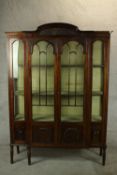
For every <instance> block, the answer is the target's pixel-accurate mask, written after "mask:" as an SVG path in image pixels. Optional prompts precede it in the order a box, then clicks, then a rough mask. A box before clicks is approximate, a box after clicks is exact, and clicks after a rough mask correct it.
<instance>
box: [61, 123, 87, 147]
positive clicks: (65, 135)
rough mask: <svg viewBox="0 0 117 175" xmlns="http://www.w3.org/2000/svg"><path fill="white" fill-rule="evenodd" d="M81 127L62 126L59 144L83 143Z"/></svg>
mask: <svg viewBox="0 0 117 175" xmlns="http://www.w3.org/2000/svg"><path fill="white" fill-rule="evenodd" d="M83 142H84V138H83V127H81V126H77V127H76V126H75V127H74V126H62V128H61V144H67V145H83Z"/></svg>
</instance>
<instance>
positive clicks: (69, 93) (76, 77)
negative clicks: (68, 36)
mask: <svg viewBox="0 0 117 175" xmlns="http://www.w3.org/2000/svg"><path fill="white" fill-rule="evenodd" d="M84 63H85V55H84V53H83V46H82V45H81V44H80V43H78V42H76V41H70V42H68V43H66V44H65V45H64V46H63V50H62V55H61V120H62V121H66V122H81V121H83V103H84Z"/></svg>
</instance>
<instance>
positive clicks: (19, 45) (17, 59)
mask: <svg viewBox="0 0 117 175" xmlns="http://www.w3.org/2000/svg"><path fill="white" fill-rule="evenodd" d="M12 58H13V80H14V113H15V120H24V45H23V42H22V41H20V40H17V41H15V42H13V44H12Z"/></svg>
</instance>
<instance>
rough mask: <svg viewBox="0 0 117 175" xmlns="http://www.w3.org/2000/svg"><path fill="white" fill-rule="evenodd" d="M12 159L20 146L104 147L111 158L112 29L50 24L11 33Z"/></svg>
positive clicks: (28, 151)
mask: <svg viewBox="0 0 117 175" xmlns="http://www.w3.org/2000/svg"><path fill="white" fill-rule="evenodd" d="M6 34H7V38H8V65H9V73H8V75H9V78H8V79H9V119H10V158H11V163H13V156H14V146H16V148H17V152H18V153H19V152H20V150H19V146H20V145H25V146H26V148H27V149H26V150H27V157H28V164H29V165H30V164H31V148H33V147H39V148H40V147H59V148H60V147H61V148H74V149H79V148H98V149H99V150H100V155H101V156H102V164H103V165H104V164H105V160H106V135H107V111H108V79H109V47H110V46H109V43H110V32H108V31H80V30H79V29H78V27H76V26H74V25H72V24H67V23H49V24H44V25H41V26H39V27H38V29H37V30H36V31H24V32H6Z"/></svg>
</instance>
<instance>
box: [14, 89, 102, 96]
mask: <svg viewBox="0 0 117 175" xmlns="http://www.w3.org/2000/svg"><path fill="white" fill-rule="evenodd" d="M15 95H24V91H23V90H17V91H15ZM32 95H38V96H46V95H47V96H53V95H54V92H52V91H47V92H46V91H43V92H42V91H41V92H39V91H36V90H35V91H32ZM61 95H62V96H69V95H70V96H83V95H84V92H83V91H79V92H75V91H74V92H69V93H68V91H62V92H61ZM92 95H95V96H97V95H103V91H92Z"/></svg>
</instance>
